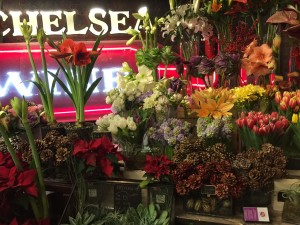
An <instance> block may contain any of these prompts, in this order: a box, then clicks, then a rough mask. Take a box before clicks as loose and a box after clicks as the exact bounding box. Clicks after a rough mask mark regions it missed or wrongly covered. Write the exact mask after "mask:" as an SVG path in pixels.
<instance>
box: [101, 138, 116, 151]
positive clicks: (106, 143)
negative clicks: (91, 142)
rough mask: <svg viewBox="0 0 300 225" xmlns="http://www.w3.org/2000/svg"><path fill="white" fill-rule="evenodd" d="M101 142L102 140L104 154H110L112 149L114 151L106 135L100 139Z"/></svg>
mask: <svg viewBox="0 0 300 225" xmlns="http://www.w3.org/2000/svg"><path fill="white" fill-rule="evenodd" d="M101 140H102V147H103V150H104V151H105V152H111V151H112V150H113V149H116V148H115V147H114V145H113V143H112V142H111V140H110V139H109V138H108V137H107V136H106V135H103V136H102V137H101Z"/></svg>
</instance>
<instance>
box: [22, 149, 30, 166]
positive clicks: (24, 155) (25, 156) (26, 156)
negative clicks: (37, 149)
mask: <svg viewBox="0 0 300 225" xmlns="http://www.w3.org/2000/svg"><path fill="white" fill-rule="evenodd" d="M22 160H23V161H24V162H26V163H28V164H30V163H31V162H32V154H31V149H29V150H25V151H24V152H23V153H22Z"/></svg>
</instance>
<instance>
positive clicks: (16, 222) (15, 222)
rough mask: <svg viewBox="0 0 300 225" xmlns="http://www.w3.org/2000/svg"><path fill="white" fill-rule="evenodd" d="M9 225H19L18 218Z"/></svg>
mask: <svg viewBox="0 0 300 225" xmlns="http://www.w3.org/2000/svg"><path fill="white" fill-rule="evenodd" d="M9 225H19V224H18V221H17V218H14V219H13V220H12V221H11V222H10V224H9Z"/></svg>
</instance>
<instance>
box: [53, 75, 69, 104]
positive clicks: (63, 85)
mask: <svg viewBox="0 0 300 225" xmlns="http://www.w3.org/2000/svg"><path fill="white" fill-rule="evenodd" d="M48 73H49V74H50V75H51V76H52V77H53V78H54V80H55V81H56V82H57V83H59V85H60V86H61V88H62V89H63V90H64V91H65V92H66V93H67V95H68V96H69V97H70V99H71V100H72V102H73V104H75V102H74V98H73V96H72V93H71V92H70V91H69V89H68V88H67V86H66V85H65V84H64V82H63V81H62V80H61V79H60V78H59V77H58V76H57V75H56V74H54V73H52V72H51V71H48Z"/></svg>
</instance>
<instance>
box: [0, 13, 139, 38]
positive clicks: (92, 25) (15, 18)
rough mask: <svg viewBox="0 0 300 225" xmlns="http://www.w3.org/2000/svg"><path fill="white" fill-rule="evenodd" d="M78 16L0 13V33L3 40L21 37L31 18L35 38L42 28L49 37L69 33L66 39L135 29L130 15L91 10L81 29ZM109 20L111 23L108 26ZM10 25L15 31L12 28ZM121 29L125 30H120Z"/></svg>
mask: <svg viewBox="0 0 300 225" xmlns="http://www.w3.org/2000/svg"><path fill="white" fill-rule="evenodd" d="M76 16H77V12H76V11H75V10H72V11H61V10H58V11H26V12H25V13H23V12H22V11H9V12H8V13H5V12H3V11H0V21H2V23H3V26H1V30H0V32H1V33H2V35H3V36H6V35H9V34H12V35H13V36H22V33H21V30H20V24H21V22H22V18H28V19H27V20H28V24H29V25H31V26H32V27H33V32H32V34H33V35H36V33H37V29H38V28H39V24H41V25H42V27H43V28H44V31H45V33H46V34H47V35H59V36H61V34H62V33H66V34H67V35H85V34H87V33H88V32H90V33H92V34H93V35H99V34H100V33H101V31H103V34H106V33H108V32H109V34H124V33H126V30H127V29H131V28H132V26H130V25H128V20H129V19H130V12H129V11H113V10H108V11H105V10H104V9H102V8H92V9H90V10H89V13H88V15H87V17H88V24H87V25H84V27H81V28H78V27H76V26H75V25H76V23H75V21H76V20H75V18H76ZM104 19H105V20H104ZM107 19H108V21H109V22H106V21H107ZM10 21H11V23H12V27H9V26H10V24H9V23H10ZM139 24H140V20H138V21H137V22H136V24H135V26H134V29H138V27H139ZM120 26H122V27H123V28H120ZM2 27H5V28H2ZM6 27H7V28H6ZM109 28H110V31H109Z"/></svg>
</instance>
